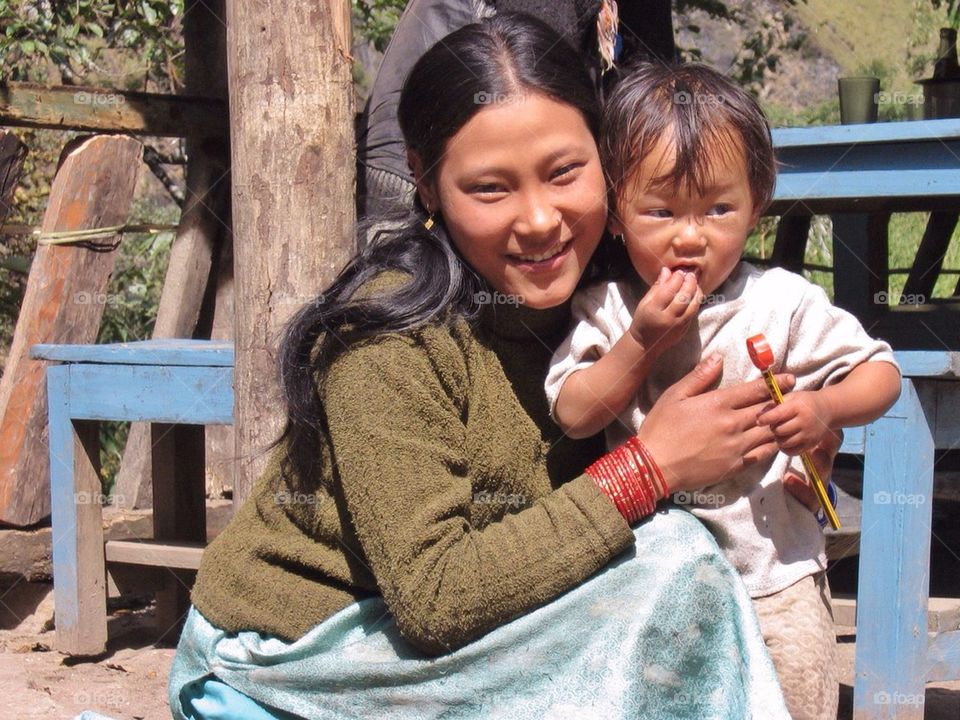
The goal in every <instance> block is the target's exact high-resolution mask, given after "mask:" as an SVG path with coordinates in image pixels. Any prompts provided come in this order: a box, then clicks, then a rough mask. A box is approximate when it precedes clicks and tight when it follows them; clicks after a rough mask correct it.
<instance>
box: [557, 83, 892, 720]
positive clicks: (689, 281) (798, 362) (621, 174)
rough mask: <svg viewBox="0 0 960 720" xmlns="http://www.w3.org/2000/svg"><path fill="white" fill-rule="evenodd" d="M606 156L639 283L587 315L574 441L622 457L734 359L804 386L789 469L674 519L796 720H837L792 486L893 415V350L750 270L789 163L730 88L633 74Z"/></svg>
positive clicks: (584, 310)
mask: <svg viewBox="0 0 960 720" xmlns="http://www.w3.org/2000/svg"><path fill="white" fill-rule="evenodd" d="M601 156H602V160H603V163H604V167H605V169H606V171H607V173H608V177H609V179H610V186H611V221H610V229H611V231H612V232H613V233H614V234H616V235H620V236H622V239H623V242H624V243H625V245H626V250H627V253H628V255H629V257H630V260H631V262H632V264H633V267H634V269H635V270H636V276H635V277H633V278H631V279H629V280H625V281H621V282H611V283H607V284H603V285H599V286H593V287H589V288H587V289H584V290H582V291H581V292H580V293H578V294H577V295H576V296H575V297H574V301H573V313H574V318H575V326H574V329H573V330H572V332H571V334H570V336H569V337H568V338H567V340H566V342H565V343H564V344H563V345H562V346H561V347H560V348H559V349H558V351H557V353H556V355H555V356H554V358H553V364H552V367H551V370H550V373H549V375H548V377H547V382H546V390H547V396H548V399H549V401H550V405H551V411H552V412H553V414H554V418H555V419H556V421H557V422H558V423H559V424H560V425H561V426H562V427H563V429H564V430H565V431H566V432H567V433H568V434H570V435H573V436H575V437H583V436H588V435H591V434H593V433H596V432H598V431H599V430H600V429H605V431H606V435H607V442H608V444H609V445H610V446H616V445H619V444H621V443H622V442H623V441H624V440H626V439H627V438H628V437H630V436H631V435H632V434H634V433H635V432H636V431H637V429H638V427H639V425H640V424H641V423H642V422H643V419H644V417H645V416H646V413H647V412H648V411H649V410H650V408H651V406H652V405H653V403H654V402H655V401H656V400H657V398H658V397H659V396H660V394H661V393H662V392H663V391H664V390H666V389H667V388H668V387H669V386H670V385H671V384H673V383H674V382H675V381H677V380H678V379H680V378H681V377H682V376H683V375H684V374H685V373H687V372H688V371H689V370H690V369H692V368H693V367H694V365H695V364H696V363H697V362H698V361H699V360H700V359H701V357H705V356H707V355H710V354H713V353H719V354H720V355H722V358H723V380H722V383H721V386H723V385H733V384H737V383H741V382H744V381H747V380H753V379H756V378H759V377H760V372H759V371H758V370H757V369H755V368H754V366H753V364H752V363H751V361H750V359H749V356H748V354H747V348H746V343H745V341H746V339H747V338H748V337H750V336H752V335H756V334H758V333H763V334H764V335H765V336H766V338H767V340H768V341H769V343H770V347H771V348H772V350H773V353H774V356H775V358H776V366H775V368H774V369H775V371H776V372H786V373H792V374H794V375H795V376H796V387H795V389H794V390H793V392H791V393H789V394H787V395H786V397H785V402H784V404H783V405H782V406H779V407H772V406H771V408H768V409H766V410H764V411H763V412H762V413H761V414H760V416H759V417H758V419H757V422H758V425H768V426H770V427H771V428H772V429H773V431H774V434H775V436H776V438H777V442H778V444H779V446H780V449H781V451H782V452H781V453H779V454H778V455H777V456H776V458H775V459H774V460H773V461H772V462H770V463H766V464H762V466H761V465H760V464H758V465H755V466H751V467H748V468H747V469H745V470H743V471H741V472H738V473H735V474H731V475H730V476H728V477H727V478H725V479H724V480H723V481H722V482H719V483H717V484H716V485H712V486H710V487H709V488H705V489H704V490H702V491H700V492H696V493H677V495H676V496H675V501H676V502H678V503H682V504H685V505H686V504H688V505H689V506H690V509H691V511H692V512H693V513H694V514H695V515H697V516H698V517H699V518H700V519H701V520H702V521H703V522H704V524H706V525H707V527H708V528H710V530H711V531H712V532H713V533H714V535H715V537H716V538H717V542H718V543H719V545H720V547H721V548H723V550H724V552H725V553H726V554H727V557H728V558H729V559H730V561H731V562H732V563H733V565H734V566H735V567H736V568H737V569H738V570H739V571H740V573H741V575H742V576H743V579H744V582H745V583H746V586H747V589H748V590H749V592H750V595H751V597H752V598H754V606H755V608H756V609H757V614H758V616H759V618H760V624H761V628H762V630H763V634H764V639H765V640H766V642H767V646H768V649H769V650H770V654H771V657H772V658H773V661H774V665H775V666H776V668H777V672H778V675H779V677H780V681H781V684H782V686H783V690H784V694H785V696H786V699H787V705H788V707H789V709H790V711H791V714H792V716H793V717H794V718H817V719H818V720H819V719H820V718H828V717H829V718H835V717H836V712H837V700H838V684H837V675H836V670H835V663H834V647H835V636H834V632H833V621H832V611H831V608H830V599H829V588H828V586H827V583H826V578H825V574H824V570H825V567H826V557H825V553H824V541H823V534H822V532H821V529H820V527H819V525H818V523H817V520H816V519H815V517H814V515H813V513H811V512H810V511H809V510H808V509H807V508H806V507H805V506H804V505H802V504H801V503H800V502H798V501H797V500H796V499H795V498H794V497H793V496H792V495H790V494H789V493H788V492H786V491H785V490H784V484H783V479H784V477H785V475H786V474H787V473H788V472H796V473H798V474H799V475H800V476H801V477H802V474H803V468H802V464H801V463H800V462H799V460H800V459H799V457H798V456H799V454H800V453H801V452H802V451H804V450H810V449H812V448H813V447H814V446H816V445H817V443H818V442H819V441H820V440H821V438H822V437H823V436H824V435H825V433H827V432H828V431H830V430H832V429H837V428H842V427H848V426H854V425H861V424H863V423H867V422H870V421H871V420H874V419H875V418H877V417H879V416H880V415H882V414H883V412H884V411H885V410H886V409H887V408H889V407H890V405H892V403H893V402H894V401H895V400H896V398H897V396H898V395H899V392H900V377H899V370H898V368H897V367H896V364H895V363H894V360H893V356H892V354H891V350H890V347H889V346H888V345H887V344H886V343H884V342H881V341H878V340H873V339H871V338H870V337H869V336H868V335H867V333H866V332H865V331H864V329H863V327H862V326H861V325H860V323H859V322H858V321H857V320H856V319H855V318H854V317H853V316H852V315H850V314H849V313H847V312H845V311H843V310H840V309H838V308H836V307H834V306H833V305H831V304H830V302H829V300H828V299H827V297H826V295H825V293H824V292H823V291H822V290H821V289H819V288H818V287H816V286H814V285H812V284H810V283H808V282H807V281H806V280H804V279H803V278H801V277H799V276H798V275H795V274H792V273H789V272H786V271H785V270H781V269H771V270H766V271H761V270H758V269H757V268H755V267H753V266H751V265H749V264H747V263H745V262H742V261H740V255H741V253H742V251H743V247H744V243H745V241H746V238H747V235H748V233H749V232H750V230H751V229H752V228H753V227H754V225H755V224H756V222H757V219H758V217H759V216H760V213H761V212H762V211H763V210H764V209H765V208H766V206H767V205H768V203H769V202H770V198H771V196H772V193H773V187H774V183H775V180H776V161H775V157H774V151H773V146H772V142H771V139H770V129H769V126H768V125H767V122H766V119H765V118H764V116H763V113H762V111H761V110H760V108H759V107H758V105H757V104H756V102H754V101H753V99H751V98H750V97H749V95H747V94H746V93H745V92H743V91H742V90H741V89H740V88H738V87H737V86H736V85H734V84H733V83H731V82H730V81H729V80H727V79H726V78H724V77H723V76H722V75H720V74H719V73H717V72H715V71H713V70H711V69H709V68H707V67H704V66H698V65H673V66H667V65H663V64H656V65H649V66H644V67H641V68H638V69H636V70H634V71H632V72H631V73H630V74H628V75H627V76H626V77H625V78H623V79H622V80H621V81H620V82H619V84H618V85H617V86H616V88H615V89H614V90H613V92H612V94H611V97H610V99H609V103H608V105H607V106H606V108H605V112H604V127H603V132H602V139H601ZM710 420H711V419H710V418H709V417H704V418H703V421H704V422H706V423H709V422H710ZM791 456H792V457H791Z"/></svg>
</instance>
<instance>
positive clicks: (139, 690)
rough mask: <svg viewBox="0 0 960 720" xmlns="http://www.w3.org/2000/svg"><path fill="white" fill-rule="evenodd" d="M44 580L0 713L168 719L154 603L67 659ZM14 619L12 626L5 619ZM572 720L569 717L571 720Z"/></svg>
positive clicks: (29, 591) (31, 717) (131, 612)
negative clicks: (101, 645)
mask: <svg viewBox="0 0 960 720" xmlns="http://www.w3.org/2000/svg"><path fill="white" fill-rule="evenodd" d="M51 590H52V588H51V586H50V585H49V584H47V583H29V582H23V583H20V584H18V585H17V586H15V587H14V588H12V589H10V590H8V591H6V593H4V594H0V616H3V618H4V620H5V622H4V623H2V624H0V627H5V628H9V629H0V718H3V720H7V719H9V720H41V719H42V720H67V719H68V718H73V717H74V716H76V715H77V714H79V713H80V712H81V711H82V710H96V711H97V712H99V713H101V714H103V715H106V716H108V717H110V718H114V719H115V720H166V719H167V718H169V717H170V713H169V710H168V709H167V700H166V679H167V675H168V673H169V670H170V664H171V662H172V661H173V652H174V651H173V648H169V647H156V646H154V645H153V642H152V641H153V637H154V627H153V608H152V605H149V604H147V605H144V604H141V605H139V606H138V605H136V604H134V605H133V606H132V607H131V606H129V604H128V606H127V607H121V608H114V609H113V612H112V614H111V617H110V624H109V635H110V642H109V646H108V652H107V654H106V655H105V656H104V657H101V658H99V659H97V661H96V662H77V663H74V662H71V660H70V659H69V658H68V657H66V656H64V655H61V654H60V653H58V652H56V651H55V650H53V649H52V648H53V644H54V639H53V636H54V633H53V630H52V617H53V600H52V593H51ZM16 617H20V622H19V623H18V624H17V625H16V626H14V627H11V625H12V623H11V622H10V620H11V618H13V619H16ZM854 632H855V631H854V628H852V627H842V626H838V627H837V637H838V650H839V660H840V666H841V679H842V682H843V684H842V685H841V689H840V714H839V716H838V717H839V718H842V719H844V720H845V719H846V718H850V717H851V712H852V710H851V708H852V697H853V690H852V683H853V657H854V650H855V644H854ZM924 717H925V718H926V719H927V720H957V719H958V718H960V683H946V684H938V685H930V686H928V688H927V693H926V698H925V712H924ZM571 720H575V719H571Z"/></svg>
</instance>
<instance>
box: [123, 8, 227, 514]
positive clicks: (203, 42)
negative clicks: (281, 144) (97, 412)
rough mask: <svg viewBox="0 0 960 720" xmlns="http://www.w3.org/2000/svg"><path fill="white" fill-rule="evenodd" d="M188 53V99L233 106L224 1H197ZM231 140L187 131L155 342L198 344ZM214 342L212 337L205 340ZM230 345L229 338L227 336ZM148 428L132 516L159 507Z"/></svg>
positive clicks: (136, 467)
mask: <svg viewBox="0 0 960 720" xmlns="http://www.w3.org/2000/svg"><path fill="white" fill-rule="evenodd" d="M183 23H184V25H183V34H184V46H185V48H186V58H185V64H186V68H185V69H186V88H185V90H186V92H187V93H189V94H190V95H192V96H199V97H205V98H216V99H220V100H223V101H226V99H227V68H226V59H227V49H226V44H227V38H226V28H225V27H224V10H223V0H191V1H190V2H188V3H187V7H186V10H185V11H184V20H183ZM228 145H229V138H227V137H226V136H225V135H223V136H220V137H211V136H210V135H209V132H207V131H205V129H204V128H193V127H191V128H188V131H187V172H186V185H187V199H186V204H185V205H184V208H183V214H182V215H181V217H180V224H179V227H178V228H177V237H176V239H175V240H174V242H173V246H172V247H171V248H170V264H169V265H168V267H167V274H166V276H165V277H164V281H163V291H162V293H161V294H160V307H159V308H158V310H157V322H156V324H155V325H154V328H153V337H155V338H192V337H196V336H197V335H196V333H195V330H196V328H197V321H198V319H199V317H200V308H201V305H202V302H203V298H204V295H205V293H206V290H207V287H208V284H216V282H217V278H216V277H212V276H211V269H212V268H214V267H215V266H216V264H215V263H214V262H213V259H214V257H215V256H216V254H217V253H218V252H219V246H220V245H221V244H222V242H223V238H224V236H226V235H228V234H229V227H228V225H227V219H228V218H227V215H228V210H229V208H228V206H229V197H230V195H229V188H230V175H229V170H228V162H229V154H230V149H229V146H228ZM206 337H209V335H206ZM228 337H230V336H229V335H228ZM152 452H153V449H152V447H151V443H150V425H149V423H133V424H132V425H131V426H130V433H129V435H128V437H127V444H126V446H125V447H124V450H123V461H122V462H121V464H120V472H119V473H118V475H117V483H116V488H115V489H114V502H115V503H116V504H117V505H118V506H120V507H125V508H145V507H151V505H152V485H151V482H150V467H151V454H152Z"/></svg>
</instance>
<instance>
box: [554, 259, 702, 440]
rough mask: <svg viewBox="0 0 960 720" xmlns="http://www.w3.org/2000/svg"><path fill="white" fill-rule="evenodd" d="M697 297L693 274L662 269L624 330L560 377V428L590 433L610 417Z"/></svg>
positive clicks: (577, 434) (681, 327) (676, 334)
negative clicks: (600, 351) (609, 344)
mask: <svg viewBox="0 0 960 720" xmlns="http://www.w3.org/2000/svg"><path fill="white" fill-rule="evenodd" d="M702 297H703V294H702V293H701V292H700V288H699V286H698V285H697V279H696V276H695V275H693V274H687V275H684V273H681V272H674V273H671V272H670V271H669V270H667V268H663V269H662V270H661V271H660V276H659V277H658V278H657V282H656V283H654V285H653V287H651V288H650V290H649V291H648V292H647V294H646V295H644V296H643V298H642V299H641V300H640V302H639V303H638V305H637V310H636V312H635V313H634V315H633V322H632V324H631V326H630V330H629V332H626V333H624V335H623V337H621V338H620V339H619V340H618V341H617V342H616V343H615V344H614V345H613V347H612V348H610V351H609V352H608V353H607V354H606V355H604V356H603V357H601V358H600V359H599V360H597V361H596V362H595V363H593V364H592V365H590V366H589V367H586V368H583V369H582V370H578V371H577V372H575V373H573V374H571V375H570V376H569V377H568V378H567V379H566V380H565V381H564V383H563V386H562V387H561V388H560V393H559V394H558V396H557V402H556V405H555V406H554V417H555V418H556V421H557V424H558V425H559V426H560V427H561V428H562V429H563V431H564V432H565V433H566V434H567V435H569V436H570V437H573V438H582V437H589V436H591V435H594V434H596V433H598V432H599V431H600V430H602V429H603V428H605V427H606V426H607V425H609V424H610V423H611V422H613V421H614V420H615V419H616V417H617V416H618V415H619V414H620V413H622V412H623V411H624V410H625V409H626V408H627V406H628V405H629V404H630V401H631V400H633V398H634V397H636V395H637V393H638V392H639V390H640V387H641V385H643V381H644V380H645V379H646V377H647V374H648V373H649V371H650V367H651V365H652V364H653V362H654V361H655V360H656V359H657V358H658V357H659V356H660V354H661V353H662V352H663V351H664V350H666V349H667V348H668V347H670V346H672V345H674V344H675V343H676V342H677V341H678V340H679V339H680V338H681V337H683V333H684V332H685V331H686V328H687V325H689V323H690V320H691V319H692V318H693V316H694V315H696V313H697V310H698V309H699V307H700V302H701V300H702Z"/></svg>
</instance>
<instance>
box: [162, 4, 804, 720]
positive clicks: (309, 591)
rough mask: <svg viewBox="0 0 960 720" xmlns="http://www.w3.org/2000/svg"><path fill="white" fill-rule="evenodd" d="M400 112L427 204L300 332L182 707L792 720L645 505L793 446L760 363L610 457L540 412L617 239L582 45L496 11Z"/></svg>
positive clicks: (749, 630) (686, 391)
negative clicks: (601, 259) (569, 335)
mask: <svg viewBox="0 0 960 720" xmlns="http://www.w3.org/2000/svg"><path fill="white" fill-rule="evenodd" d="M399 119H400V124H401V127H402V128H403V131H404V135H405V137H406V139H407V141H408V149H409V151H410V158H411V162H412V163H413V164H414V166H415V168H416V174H417V182H418V189H419V193H418V201H417V207H416V208H415V209H414V211H413V212H411V213H410V214H409V216H408V217H407V219H406V222H404V223H401V224H396V223H394V224H391V225H390V226H389V228H388V229H384V230H382V231H381V232H380V236H379V237H378V238H376V240H375V242H373V243H371V244H369V245H368V246H367V247H366V248H365V249H364V250H363V251H362V252H361V253H360V254H359V255H358V256H357V257H356V258H355V259H354V260H353V261H352V262H351V263H350V264H349V265H348V266H347V267H346V268H345V269H344V270H343V272H342V273H341V275H340V276H339V277H338V278H337V280H336V281H335V282H334V283H333V284H332V286H331V287H329V288H327V289H326V291H325V292H324V293H323V294H322V295H321V296H320V297H319V298H318V299H317V301H316V302H313V303H309V304H308V305H307V306H305V307H304V308H303V310H302V311H301V312H300V313H299V314H298V315H297V316H296V317H295V318H294V319H293V321H292V322H291V324H290V325H289V327H288V329H287V333H286V335H285V338H284V340H283V344H282V346H281V352H280V369H281V372H282V375H283V384H284V390H285V396H286V400H287V411H288V424H287V427H286V430H285V432H284V433H283V436H282V437H281V438H280V440H279V441H278V443H277V447H276V448H274V454H273V456H272V460H271V463H270V465H269V467H268V469H267V471H266V472H265V474H264V476H263V477H262V478H261V479H260V480H259V481H258V483H257V485H256V486H255V488H254V493H253V495H252V497H251V498H250V500H248V501H247V503H245V504H244V505H243V507H241V508H240V509H239V510H238V512H237V515H236V516H235V517H234V519H233V520H232V521H231V523H230V525H229V526H228V527H227V528H226V529H225V530H224V531H223V532H222V533H221V534H220V535H219V536H218V537H217V538H216V539H215V540H214V542H213V543H212V544H211V545H210V546H209V547H208V548H207V550H206V552H205V553H204V558H203V562H202V565H201V567H200V570H199V572H198V575H197V583H196V586H195V588H194V593H193V598H192V599H193V602H194V607H193V608H192V609H191V612H190V615H189V617H188V619H187V622H186V626H185V628H184V631H183V635H182V637H181V640H180V645H179V647H178V650H177V655H176V659H175V661H174V665H173V669H172V671H171V678H170V702H171V708H172V710H173V713H174V716H175V717H176V718H178V719H182V718H203V717H244V718H290V717H308V718H343V717H390V718H401V719H409V720H422V719H423V718H430V717H445V718H488V717H492V716H501V717H518V718H519V717H550V716H553V717H603V718H610V719H612V720H617V719H618V718H640V717H677V716H680V717H697V718H748V717H760V716H763V717H786V710H785V708H784V705H783V699H782V696H781V693H780V690H779V687H778V686H777V683H776V679H775V677H774V674H773V668H772V666H771V664H770V660H769V657H768V656H767V654H766V650H765V648H764V646H763V642H762V639H761V636H760V633H759V629H758V626H757V621H756V618H755V617H754V615H753V613H752V609H751V608H750V603H749V599H748V598H747V596H746V593H745V591H744V589H743V587H742V585H741V583H740V581H739V579H738V578H737V577H736V574H735V571H734V570H733V568H732V567H731V566H730V565H729V564H728V563H727V562H726V561H725V560H724V558H723V556H722V555H721V554H720V552H719V550H718V548H717V546H716V543H715V542H714V541H713V539H712V538H711V537H710V536H709V534H708V533H707V532H706V530H705V529H704V528H703V527H702V526H701V525H700V524H699V523H698V522H697V521H696V520H694V519H693V518H692V516H691V515H690V514H689V513H685V512H682V511H679V510H676V509H664V510H662V511H661V512H658V513H654V512H653V510H654V508H655V506H656V503H657V500H658V499H660V498H661V497H662V496H663V495H664V494H665V493H668V492H673V491H676V490H680V489H695V488H700V487H702V486H704V485H707V484H709V483H712V482H714V481H716V480H717V478H718V477H719V476H721V475H722V474H723V473H724V472H726V471H727V470H729V469H730V468H734V467H741V466H743V465H744V464H745V463H749V462H751V461H755V460H757V459H759V458H763V457H768V456H769V455H770V454H772V453H773V451H774V449H775V444H774V442H773V437H772V435H771V433H770V431H769V430H765V429H762V428H757V427H756V421H755V418H756V414H757V412H758V411H759V409H760V408H761V407H762V406H763V404H764V403H765V400H766V397H767V395H766V388H765V386H764V385H763V383H762V382H757V383H753V384H750V385H744V386H740V387H736V388H729V389H726V390H721V391H714V392H711V393H704V392H703V391H704V390H705V389H706V388H707V387H708V386H709V385H710V384H711V383H712V382H713V381H715V380H716V379H717V376H718V374H719V372H720V368H719V366H718V365H716V364H713V365H710V364H704V365H702V366H701V367H699V368H698V370H697V371H696V372H695V373H693V374H691V375H690V376H688V377H687V378H686V379H685V380H684V381H682V382H680V383H678V384H677V385H676V386H675V387H674V388H672V390H671V391H669V392H668V393H667V394H666V395H665V396H664V398H663V399H662V401H661V402H660V403H658V405H657V407H656V408H654V410H653V411H652V412H651V415H650V417H649V418H648V420H647V423H646V425H645V430H644V434H643V435H642V436H640V437H637V438H634V439H632V441H631V442H630V443H628V444H627V445H625V446H624V447H622V448H618V449H617V450H615V451H613V452H610V453H606V454H602V453H601V450H600V447H601V445H600V443H599V438H589V439H586V440H582V441H577V440H574V439H572V438H569V437H565V436H564V435H563V434H562V432H561V431H560V430H559V428H558V427H557V426H556V425H554V424H553V423H552V422H551V421H550V418H549V413H548V408H547V403H546V398H545V396H544V393H543V390H542V388H543V379H544V377H545V376H546V370H547V364H548V362H549V360H550V356H551V354H552V352H553V350H554V349H555V348H556V347H557V346H558V344H559V343H560V341H561V339H562V338H563V336H564V334H565V333H566V330H567V324H568V322H569V319H570V302H569V300H570V296H571V294H572V293H573V290H574V288H575V287H576V286H577V284H578V283H579V282H581V278H583V277H585V276H589V275H590V274H591V273H596V272H597V268H598V265H597V264H596V263H595V262H594V261H593V260H591V254H594V255H596V254H601V253H602V248H603V246H604V245H605V244H608V243H610V242H611V240H610V238H609V237H606V238H604V239H601V238H602V237H603V228H604V224H605V221H606V210H605V203H604V197H605V192H606V191H605V187H604V182H603V178H602V174H601V172H600V168H599V162H598V159H597V145H596V136H597V132H598V126H599V108H598V102H597V98H596V96H595V92H594V89H593V84H592V82H591V80H590V78H589V76H588V75H587V72H586V70H585V69H584V66H583V63H582V60H581V59H580V58H579V56H578V55H577V53H576V52H575V51H574V50H573V49H572V48H570V47H569V46H567V45H566V44H565V43H564V41H563V40H562V39H561V38H560V37H559V36H558V35H557V34H556V33H555V32H553V31H552V30H551V29H550V28H549V27H547V26H546V25H544V24H542V23H540V22H538V21H534V20H532V19H530V18H527V17H525V16H518V15H510V14H508V13H503V14H500V15H498V16H497V17H496V18H494V19H493V20H491V21H489V22H485V23H482V24H474V25H469V26H467V27H465V28H463V29H461V30H459V31H457V32H455V33H452V34H451V35H449V36H447V37H446V38H444V39H443V40H441V41H440V42H439V43H438V44H437V45H435V46H434V47H433V48H431V49H430V50H429V51H428V52H427V53H426V54H425V55H424V56H423V57H422V58H421V59H420V60H419V61H418V62H417V64H416V66H415V67H414V68H413V70H412V71H411V74H410V77H409V79H408V81H407V83H406V85H405V86H404V89H403V92H402V94H401V99H400V113H399ZM595 251H597V252H595ZM781 380H782V382H783V384H784V385H785V386H786V387H789V379H788V378H781ZM699 393H702V394H699ZM708 410H709V412H710V413H712V414H713V416H715V417H717V418H719V420H718V422H717V428H719V430H718V429H717V428H712V427H711V428H707V427H704V424H703V423H701V422H699V418H700V417H701V416H703V415H705V414H706V412H707V411H708ZM290 498H303V501H302V502H301V501H296V502H291V501H290ZM644 517H646V519H643V518H644ZM731 658H735V661H734V662H731ZM691 669H695V670H691Z"/></svg>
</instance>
